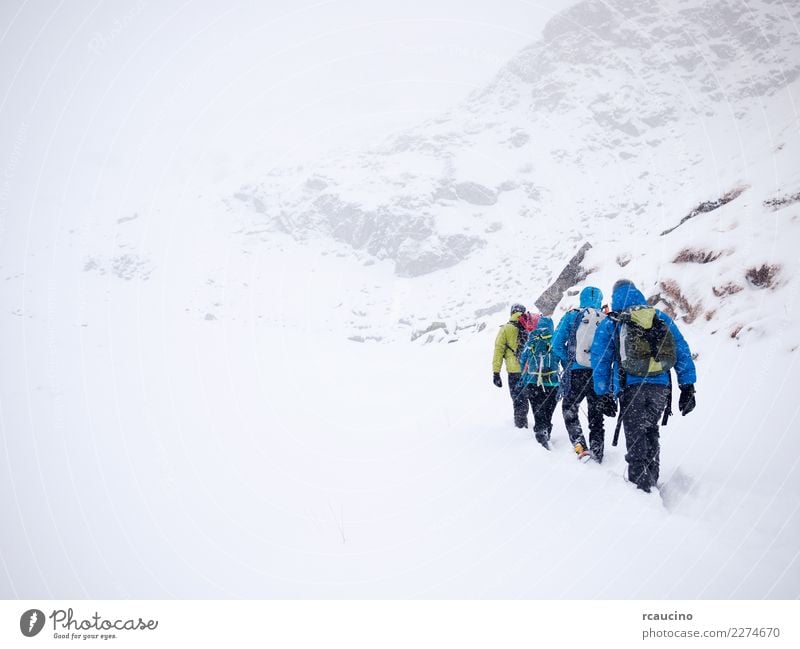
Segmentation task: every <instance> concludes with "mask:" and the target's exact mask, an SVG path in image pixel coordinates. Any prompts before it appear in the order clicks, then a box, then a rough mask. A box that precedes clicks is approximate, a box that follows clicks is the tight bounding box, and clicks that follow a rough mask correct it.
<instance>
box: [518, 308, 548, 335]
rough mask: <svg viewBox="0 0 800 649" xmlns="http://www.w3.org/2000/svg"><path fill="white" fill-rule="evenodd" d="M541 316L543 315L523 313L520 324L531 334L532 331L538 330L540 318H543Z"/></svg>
mask: <svg viewBox="0 0 800 649" xmlns="http://www.w3.org/2000/svg"><path fill="white" fill-rule="evenodd" d="M541 315H542V314H541V313H530V312H528V313H523V314H522V315H521V316H520V317H519V323H520V324H521V325H522V327H523V328H524V329H525V331H527V332H528V333H530V332H531V331H533V330H534V329H536V325H538V324H539V318H540V317H541Z"/></svg>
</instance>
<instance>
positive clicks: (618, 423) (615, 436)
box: [611, 412, 622, 446]
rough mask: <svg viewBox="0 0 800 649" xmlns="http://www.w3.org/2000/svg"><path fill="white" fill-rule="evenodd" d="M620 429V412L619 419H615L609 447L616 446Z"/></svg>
mask: <svg viewBox="0 0 800 649" xmlns="http://www.w3.org/2000/svg"><path fill="white" fill-rule="evenodd" d="M621 428H622V412H620V413H619V418H618V419H617V427H616V428H615V429H614V439H613V440H612V441H611V446H616V445H617V442H619V431H620V429H621Z"/></svg>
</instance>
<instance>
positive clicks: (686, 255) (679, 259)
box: [672, 248, 723, 264]
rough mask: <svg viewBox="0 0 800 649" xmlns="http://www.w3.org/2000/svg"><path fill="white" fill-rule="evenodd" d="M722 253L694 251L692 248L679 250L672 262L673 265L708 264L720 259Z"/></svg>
mask: <svg viewBox="0 0 800 649" xmlns="http://www.w3.org/2000/svg"><path fill="white" fill-rule="evenodd" d="M722 255H723V253H721V252H714V251H711V250H695V249H692V248H684V249H683V250H681V251H680V252H679V253H678V255H677V256H676V257H675V259H673V260H672V263H673V264H686V263H692V264H708V263H710V262H712V261H715V260H717V259H719V258H720V257H722Z"/></svg>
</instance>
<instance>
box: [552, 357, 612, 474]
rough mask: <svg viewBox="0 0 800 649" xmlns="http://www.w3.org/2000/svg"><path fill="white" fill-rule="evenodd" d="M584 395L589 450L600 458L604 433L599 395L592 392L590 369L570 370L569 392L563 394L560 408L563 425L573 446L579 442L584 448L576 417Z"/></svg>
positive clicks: (584, 441) (578, 421)
mask: <svg viewBox="0 0 800 649" xmlns="http://www.w3.org/2000/svg"><path fill="white" fill-rule="evenodd" d="M584 397H585V398H586V405H587V408H588V411H589V450H590V451H591V452H592V454H593V455H594V456H595V458H596V459H597V460H602V459H603V449H604V447H605V437H606V434H605V429H604V428H603V413H602V411H601V410H600V397H598V396H597V395H596V394H595V392H594V383H593V380H592V370H590V369H577V370H572V374H571V375H570V387H569V392H568V393H567V394H565V395H564V402H563V404H562V408H561V410H562V412H563V413H564V425H565V426H566V427H567V433H568V434H569V441H570V442H572V445H573V446H574V445H575V444H577V443H578V442H580V443H581V445H582V446H583V448H586V439H585V438H584V436H583V431H582V430H581V422H580V420H579V419H578V408H579V406H580V405H581V401H583V399H584Z"/></svg>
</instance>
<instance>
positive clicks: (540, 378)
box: [519, 316, 558, 387]
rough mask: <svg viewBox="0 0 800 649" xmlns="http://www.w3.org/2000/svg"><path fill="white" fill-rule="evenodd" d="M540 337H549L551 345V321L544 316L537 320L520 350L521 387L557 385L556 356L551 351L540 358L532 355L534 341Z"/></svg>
mask: <svg viewBox="0 0 800 649" xmlns="http://www.w3.org/2000/svg"><path fill="white" fill-rule="evenodd" d="M541 336H544V337H545V339H547V337H549V339H550V343H551V345H552V340H553V339H552V336H553V320H552V319H551V318H548V317H546V316H542V317H541V318H539V324H538V325H537V326H536V329H534V330H533V331H531V333H530V334H529V335H528V340H527V341H526V342H525V347H523V349H522V355H521V356H520V357H519V362H520V365H521V366H522V374H521V375H520V382H521V383H522V384H523V385H544V386H547V387H553V386H556V385H558V356H557V355H556V354H554V353H553V350H552V349H551V350H550V352H549V353H548V354H545V355H544V356H543V357H542V358H539V357H538V356H537V355H536V354H535V353H534V347H535V346H536V339H537V338H538V337H541Z"/></svg>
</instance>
